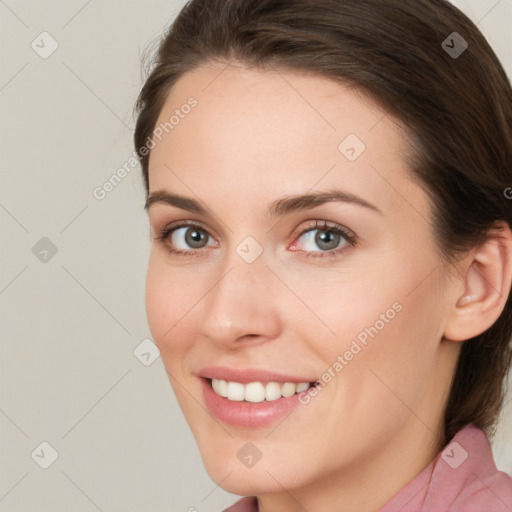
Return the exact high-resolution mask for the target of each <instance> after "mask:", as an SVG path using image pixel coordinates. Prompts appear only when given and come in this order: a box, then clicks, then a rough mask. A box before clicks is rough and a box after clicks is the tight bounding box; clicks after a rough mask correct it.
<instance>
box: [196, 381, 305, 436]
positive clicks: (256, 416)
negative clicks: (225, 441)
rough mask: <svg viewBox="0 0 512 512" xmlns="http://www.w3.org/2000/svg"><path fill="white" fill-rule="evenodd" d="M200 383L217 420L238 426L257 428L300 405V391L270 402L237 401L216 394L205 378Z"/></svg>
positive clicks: (269, 423)
mask: <svg viewBox="0 0 512 512" xmlns="http://www.w3.org/2000/svg"><path fill="white" fill-rule="evenodd" d="M201 385H202V387H203V396H204V400H205V402H206V406H207V408H208V410H209V411H210V412H211V413H212V414H213V415H214V416H215V417H216V418H218V419H219V420H221V421H223V422H225V423H229V424H230V425H236V426H238V427H250V428H258V427H265V426H268V425H271V424H272V423H274V422H275V421H277V420H278V419H280V418H282V417H283V416H285V415H286V414H287V413H290V412H291V411H292V410H294V409H295V408H296V407H298V406H299V405H301V402H300V401H299V394H300V393H295V394H294V395H292V396H289V397H286V398H285V397H281V398H278V399H277V400H272V401H270V402H267V401H266V400H264V401H263V402H258V403H253V402H245V401H243V402H237V401H234V400H228V399H227V398H224V397H222V396H220V395H217V393H215V391H213V388H212V386H211V384H210V381H209V380H207V379H204V378H201Z"/></svg>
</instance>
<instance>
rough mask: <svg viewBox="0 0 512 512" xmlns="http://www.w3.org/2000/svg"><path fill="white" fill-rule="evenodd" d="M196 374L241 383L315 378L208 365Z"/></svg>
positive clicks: (254, 369)
mask: <svg viewBox="0 0 512 512" xmlns="http://www.w3.org/2000/svg"><path fill="white" fill-rule="evenodd" d="M197 375H198V376H199V377H203V378H205V379H222V380H226V381H231V382H240V383H241V384H247V383H248V382H280V383H285V382H293V383H299V382H316V379H310V378H307V377H297V376H294V375H288V374H284V373H277V372H272V371H269V370H261V369H256V368H247V369H238V368H228V367H227V366H209V367H207V368H202V369H201V370H199V372H198V373H197Z"/></svg>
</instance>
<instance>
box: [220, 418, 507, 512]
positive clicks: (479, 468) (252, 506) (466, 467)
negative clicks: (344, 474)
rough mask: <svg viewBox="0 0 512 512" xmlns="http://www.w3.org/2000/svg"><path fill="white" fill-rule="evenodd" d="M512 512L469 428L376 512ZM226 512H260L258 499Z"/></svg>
mask: <svg viewBox="0 0 512 512" xmlns="http://www.w3.org/2000/svg"><path fill="white" fill-rule="evenodd" d="M448 511H449V512H512V478H511V477H510V476H509V475H507V474H506V473H504V472H502V471H498V469H497V468H496V464H495V463H494V458H493V455H492V450H491V446H490V444H489V441H488V439H487V436H486V435H485V433H484V432H483V431H482V430H481V429H479V428H477V427H476V426H474V425H472V424H470V425H467V426H466V427H464V428H463V429H461V430H460V431H459V432H458V433H457V434H456V435H455V436H454V437H453V439H452V440H451V441H450V442H449V443H448V444H447V445H446V447H445V448H444V449H443V450H442V451H441V452H439V453H438V455H437V456H436V458H435V459H434V460H433V461H432V462H431V463H430V464H429V465H428V466H427V467H426V468H425V469H424V470H423V471H422V472H421V473H420V474H419V475H417V476H416V477H415V478H414V479H413V480H411V481H410V482H409V483H408V484H407V485H406V486H405V487H404V488H403V489H402V490H401V491H399V492H398V493H397V494H395V496H393V498H391V500H390V501H388V502H387V503H386V504H385V505H384V507H382V508H381V509H380V510H379V511H378V512H448ZM224 512H258V502H257V500H256V497H247V498H242V499H241V500H238V501H237V502H236V503H235V504H234V505H232V506H231V507H229V508H227V509H226V510H224Z"/></svg>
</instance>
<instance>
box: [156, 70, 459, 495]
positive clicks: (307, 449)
mask: <svg viewBox="0 0 512 512" xmlns="http://www.w3.org/2000/svg"><path fill="white" fill-rule="evenodd" d="M190 97H193V98H195V100H194V104H195V106H194V107H193V108H187V107H184V105H186V104H187V101H188V100H189V98H190ZM189 104H191V102H190V101H189ZM176 111H178V112H176ZM173 115H175V116H176V115H177V116H178V117H179V122H176V119H177V118H176V119H174V122H173V126H172V129H170V128H169V123H168V124H167V132H168V133H166V131H165V130H164V131H163V136H162V135H161V132H162V130H160V132H158V133H159V134H160V139H161V140H159V139H157V138H155V139H154V140H155V142H156V146H155V147H154V148H153V149H152V151H151V156H150V163H149V184H150V195H151V196H152V197H153V199H151V200H150V205H149V207H148V214H149V218H150V223H151V230H152V235H153V237H154V238H153V242H152V249H151V255H150V261H149V267H148V272H147V288H146V305H147V317H148V322H149V326H150V329H151V333H152V335H153V339H154V340H155V343H156V344H157V346H158V347H159V349H160V351H161V357H162V360H163V363H164V365H165V368H166V371H167V373H168V375H169V380H170V383H171V385H172V388H173V390H174V392H175V394H176V397H177V400H178V402H179V404H180V407H181V408H182V410H183V413H184V415H185V418H186V420H187V422H188V424H189V426H190V428H191V430H192V433H193V435H194V437H195V439H196V441H197V443H198V446H199V449H200V452H201V455H202V458H203V461H204V464H205V467H206V469H207V471H208V473H209V474H210V476H211V477H212V478H213V479H214V480H215V481H216V482H221V481H222V487H223V488H225V489H226V490H228V491H230V492H233V493H235V494H261V493H265V492H278V491H281V490H282V488H286V489H299V488H306V487H307V486H315V485H323V484H321V483H320V482H324V483H325V482H326V481H327V480H326V477H329V478H336V477H337V476H339V477H341V476H342V475H345V477H350V478H355V477H356V476H357V475H360V474H363V473H364V471H366V470H367V469H368V468H369V467H370V465H371V466H372V467H380V468H381V469H382V468H384V467H386V464H389V461H390V457H392V456H393V455H392V454H394V457H395V458H396V457H400V455H398V454H400V453H403V452H404V449H403V446H404V443H405V444H407V443H408V441H411V444H409V445H408V446H409V448H408V449H410V450H412V451H414V450H416V449H417V448H416V446H417V445H418V440H419V441H420V444H421V446H422V447H420V448H418V450H420V451H421V450H424V451H425V450H428V451H429V454H430V451H431V450H433V448H432V447H433V446H434V444H435V443H436V442H437V441H438V438H436V435H437V434H438V432H439V428H440V424H441V414H442V407H443V400H444V399H445V398H446V390H447V388H448V386H449V380H450V378H451V373H452V372H453V368H454V366H453V361H454V359H453V358H452V357H451V356H450V355H449V351H450V350H451V349H449V348H447V347H446V345H445V344H443V343H442V342H441V341H440V340H441V338H442V333H443V326H444V322H445V316H446V310H447V301H448V300H450V297H453V293H451V291H450V290H451V287H452V285H453V283H452V280H451V278H450V276H449V273H448V272H446V271H445V268H444V266H443V262H442V260H441V256H440V252H439V250H438V248H437V245H436V240H435V237H434V235H433V234H432V230H431V228H430V219H431V207H430V205H429V202H428V199H427V196H426V193H425V191H424V190H423V189H422V188H421V187H420V186H419V185H418V184H415V183H414V182H413V180H412V179H411V177H410V176H411V174H410V170H409V169H408V167H407V165H406V163H405V158H406V157H405V155H406V151H407V145H406V138H405V137H406V134H405V132H403V131H402V130H401V129H400V126H399V124H398V123H397V122H395V121H393V119H392V118H391V116H389V115H386V113H385V112H384V111H383V110H382V109H380V108H379V107H378V106H377V105H376V104H374V103H372V102H371V101H370V100H369V99H368V98H367V97H365V96H364V95H363V94H361V93H357V92H355V91H354V90H349V89H348V88H346V87H345V86H342V85H340V84H338V83H335V82H333V81H331V80H329V79H327V78H321V77H318V76H311V75H306V74H303V73H298V72H297V73H296V72H289V71H282V72H276V71H256V70H249V69H246V68H243V67H241V66H235V65H231V66H229V67H228V68H226V69H225V66H223V65H220V64H217V65H213V64H212V65H209V66H204V67H201V68H200V69H197V70H194V71H192V72H189V73H188V74H186V75H184V76H183V77H182V78H181V79H180V80H179V81H178V82H177V84H176V85H175V87H174V88H173V89H172V91H171V93H170V95H169V96H168V98H167V101H166V103H165V106H164V108H163V109H162V112H161V114H160V118H159V120H158V122H157V127H158V126H160V125H163V123H165V122H168V121H169V119H170V118H171V116H173ZM176 196H181V198H186V200H183V199H179V198H177V197H176ZM299 196H307V197H305V198H302V199H297V198H298V197H299ZM222 381H226V382H225V383H223V382H222ZM248 383H250V384H248ZM285 383H289V384H286V386H285ZM301 383H302V384H301ZM310 383H316V384H315V386H314V387H311V388H310V389H309V391H303V389H304V388H305V387H307V386H308V384H310ZM213 384H214V385H215V387H216V391H214V390H213V389H212V385H213ZM297 384H298V387H297ZM226 394H227V396H222V395H226ZM282 395H285V396H282ZM277 397H281V398H277ZM404 404H406V405H404ZM412 440H415V441H414V442H413V441H412ZM432 453H435V452H432ZM430 455H431V454H430ZM430 455H429V456H430ZM421 460H423V459H421ZM425 460H426V461H428V459H425ZM420 464H421V462H420ZM419 469H421V468H419ZM228 475H229V476H228Z"/></svg>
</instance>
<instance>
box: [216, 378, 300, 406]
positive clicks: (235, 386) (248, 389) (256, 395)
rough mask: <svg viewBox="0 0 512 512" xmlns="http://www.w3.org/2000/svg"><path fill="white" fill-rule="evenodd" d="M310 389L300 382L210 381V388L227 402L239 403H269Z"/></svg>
mask: <svg viewBox="0 0 512 512" xmlns="http://www.w3.org/2000/svg"><path fill="white" fill-rule="evenodd" d="M309 387H310V384H309V382H300V383H298V384H295V383H293V382H286V383H285V384H280V383H279V382H267V384H263V383H261V382H249V383H248V384H241V383H240V382H229V381H225V380H222V379H212V388H213V390H214V391H215V393H217V395H220V396H222V397H224V398H227V399H228V400H233V401H236V402H241V401H243V400H245V401H246V402H254V403H257V402H263V401H264V400H267V401H269V402H271V401H273V400H277V399H279V398H281V397H289V396H292V395H294V394H295V393H301V392H302V391H306V389H308V388H309Z"/></svg>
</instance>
